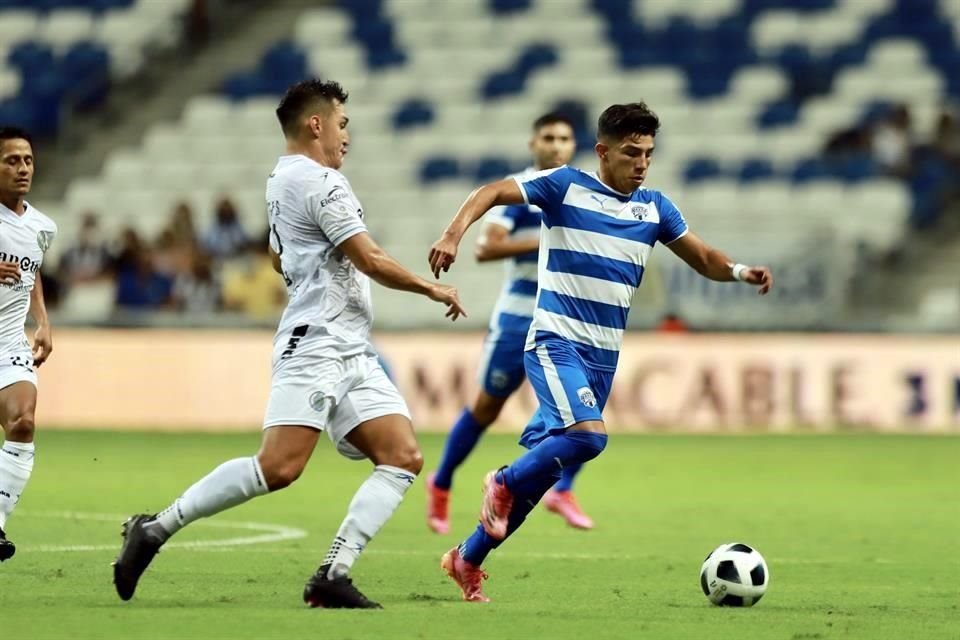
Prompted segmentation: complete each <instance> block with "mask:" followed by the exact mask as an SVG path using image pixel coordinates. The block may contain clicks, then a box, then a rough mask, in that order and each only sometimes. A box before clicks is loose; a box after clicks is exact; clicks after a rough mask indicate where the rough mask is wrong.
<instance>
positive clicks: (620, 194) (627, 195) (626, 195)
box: [584, 171, 646, 200]
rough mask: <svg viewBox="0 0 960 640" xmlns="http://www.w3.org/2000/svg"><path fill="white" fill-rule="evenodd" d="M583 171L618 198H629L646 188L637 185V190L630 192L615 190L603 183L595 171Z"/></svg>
mask: <svg viewBox="0 0 960 640" xmlns="http://www.w3.org/2000/svg"><path fill="white" fill-rule="evenodd" d="M584 173H585V174H586V175H588V176H590V177H591V178H593V179H594V180H596V181H597V184H599V185H600V186H601V187H603V188H604V189H606V190H607V191H609V192H610V193H611V194H612V195H614V196H617V197H620V198H626V199H628V200H629V199H630V198H632V197H633V194H635V193H636V192H637V191H639V190H640V189H645V188H646V187H637V191H631V192H630V193H623V192H622V191H617V190H616V189H614V188H613V187H611V186H609V185H607V184H605V183H604V182H603V180H601V179H600V175H599V174H598V173H597V172H596V171H584Z"/></svg>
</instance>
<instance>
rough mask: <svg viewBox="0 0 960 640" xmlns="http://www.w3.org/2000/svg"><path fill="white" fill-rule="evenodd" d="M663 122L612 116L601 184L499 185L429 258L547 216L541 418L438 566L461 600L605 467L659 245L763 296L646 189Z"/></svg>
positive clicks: (641, 114)
mask: <svg viewBox="0 0 960 640" xmlns="http://www.w3.org/2000/svg"><path fill="white" fill-rule="evenodd" d="M659 127H660V121H659V119H658V118H657V116H656V114H654V113H653V112H652V111H651V110H650V109H649V108H648V107H647V105H646V104H644V103H642V102H641V103H632V104H617V105H613V106H611V107H609V108H608V109H607V110H606V111H604V112H603V114H602V115H601V116H600V121H599V126H598V132H597V144H596V146H595V148H594V149H595V151H596V154H597V156H598V158H599V165H600V166H599V172H597V173H592V172H585V171H580V170H578V169H574V168H572V167H560V168H558V169H551V170H547V171H541V172H539V173H537V174H534V175H530V176H522V177H517V178H513V179H506V180H501V181H499V182H495V183H492V184H488V185H485V186H483V187H481V188H479V189H477V190H475V191H474V192H473V193H472V194H470V196H469V197H468V198H467V200H466V202H464V204H463V206H461V207H460V211H459V212H458V213H457V215H456V216H455V217H454V219H453V221H452V222H451V223H450V225H449V226H448V227H447V228H446V230H445V231H444V233H443V235H442V236H441V238H440V239H439V240H438V241H437V242H436V243H434V245H433V247H432V248H431V250H430V258H429V259H430V267H431V269H432V270H433V273H434V276H436V277H439V275H440V271H441V270H443V271H446V270H448V269H449V268H450V266H451V265H452V264H453V262H454V260H455V259H456V256H457V246H458V245H459V243H460V239H461V238H462V237H463V234H464V233H465V232H466V230H467V228H468V227H469V226H470V225H471V224H472V223H474V222H476V221H477V220H479V219H480V217H481V216H483V214H484V213H485V212H486V211H487V210H488V209H490V208H491V207H493V206H496V205H513V204H521V203H525V204H531V205H536V206H538V207H540V208H541V209H542V211H543V214H542V215H543V229H542V230H541V232H540V254H539V263H538V265H539V269H538V271H539V278H538V283H539V284H538V288H537V302H536V310H535V311H534V314H533V321H532V322H531V325H530V331H529V333H528V334H527V342H526V349H525V352H524V365H525V367H526V372H527V377H528V378H529V379H530V382H531V384H532V385H533V388H534V390H535V391H536V394H537V399H538V400H539V402H540V408H539V409H538V410H537V412H536V413H535V414H534V416H533V418H531V420H530V423H529V424H528V425H527V428H526V429H525V430H524V432H523V436H522V437H521V439H520V443H521V444H522V445H523V446H525V447H526V448H527V449H528V451H527V452H526V453H525V454H524V455H522V456H520V457H519V458H518V459H517V460H515V461H514V462H513V463H512V464H510V465H509V466H506V467H503V468H501V469H500V470H498V471H491V472H490V473H489V474H487V477H486V490H485V494H484V499H483V505H482V507H481V511H480V525H479V526H478V527H477V529H476V531H474V533H473V534H472V535H471V536H470V537H469V538H467V539H466V540H465V541H464V542H463V543H462V544H461V545H460V546H459V547H454V548H453V549H451V550H450V551H448V552H447V553H446V554H445V555H444V556H443V560H442V563H441V566H442V567H443V568H444V570H445V571H446V572H447V574H448V575H449V576H450V577H451V578H452V579H453V580H454V581H455V582H456V583H457V585H458V586H459V587H460V589H461V592H462V594H463V598H464V600H468V601H473V602H486V601H489V598H487V596H486V595H484V593H483V590H482V581H483V580H484V579H485V578H486V577H487V574H486V573H485V572H484V571H483V570H482V569H481V568H480V565H481V563H482V562H483V561H484V559H485V558H486V557H487V554H489V553H490V551H492V550H493V549H495V548H496V547H498V546H499V545H500V543H501V542H502V541H503V540H504V539H506V538H507V537H508V536H509V535H511V534H512V533H513V532H514V531H516V529H517V528H518V527H519V526H520V525H521V524H522V523H523V521H524V519H525V518H526V516H527V514H528V513H529V512H530V510H531V509H532V508H533V507H534V506H535V505H536V503H537V502H538V501H539V500H540V498H541V497H542V496H543V495H544V493H546V491H547V490H548V489H549V488H550V487H551V486H553V484H554V483H555V482H556V481H557V479H558V478H559V477H560V474H561V472H562V470H563V469H564V468H566V467H569V466H571V465H578V464H583V463H584V462H587V461H588V460H592V459H593V458H595V457H597V456H598V455H600V453H601V452H602V451H603V449H604V447H606V444H607V433H606V429H605V426H604V423H603V417H602V412H603V407H604V405H605V403H606V401H607V396H608V394H609V392H610V387H611V384H612V382H613V373H614V370H615V369H616V366H617V360H618V358H619V355H620V346H621V342H622V338H623V331H624V329H625V328H626V324H627V314H628V312H629V310H630V304H631V300H632V298H633V294H634V292H635V291H636V289H637V287H638V286H639V285H640V280H641V279H642V277H643V271H644V268H645V267H646V265H647V261H648V260H649V258H650V253H651V251H652V250H653V245H654V243H656V242H661V243H662V244H664V245H666V246H668V247H669V248H670V249H671V250H672V251H673V252H674V253H675V254H677V255H678V256H679V257H680V258H681V259H683V260H684V261H685V262H686V263H687V264H689V265H690V266H691V267H692V268H693V269H695V270H696V271H697V272H698V273H700V274H701V275H703V276H704V277H706V278H709V279H710V280H716V281H719V282H734V281H738V280H739V281H742V282H745V283H748V284H751V285H754V286H757V287H759V293H760V294H766V293H767V292H768V291H769V290H770V287H771V286H772V285H773V276H772V275H771V273H770V270H769V269H768V268H766V267H748V266H745V265H742V264H739V263H734V262H733V261H732V260H730V258H728V257H727V256H726V255H725V254H724V253H723V252H721V251H719V250H717V249H715V248H713V247H711V246H709V245H708V244H706V243H705V242H704V241H703V240H701V239H700V238H698V237H697V236H696V235H695V234H694V233H692V232H691V231H690V230H689V229H688V228H687V223H686V221H685V220H684V218H683V216H682V215H681V213H680V211H679V209H677V207H676V206H675V205H674V204H673V202H671V201H670V199H669V198H667V197H666V196H665V195H664V194H662V193H660V192H659V191H654V190H652V189H646V188H644V187H643V186H642V185H643V182H644V180H645V179H646V177H647V172H648V171H649V169H650V163H651V160H652V157H653V150H654V146H655V138H656V134H657V130H658V129H659Z"/></svg>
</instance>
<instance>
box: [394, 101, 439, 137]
mask: <svg viewBox="0 0 960 640" xmlns="http://www.w3.org/2000/svg"><path fill="white" fill-rule="evenodd" d="M434 117H435V116H434V112H433V106H432V105H431V104H430V103H429V102H427V101H426V100H416V99H415V100H410V101H408V102H405V103H403V104H401V105H400V106H399V107H398V108H397V110H396V112H394V114H393V128H394V129H398V130H402V129H410V128H412V127H419V126H422V125H426V124H430V123H431V122H433V119H434Z"/></svg>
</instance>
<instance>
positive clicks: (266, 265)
mask: <svg viewBox="0 0 960 640" xmlns="http://www.w3.org/2000/svg"><path fill="white" fill-rule="evenodd" d="M268 246H269V245H268V239H267V232H265V233H264V234H263V238H262V240H261V241H260V242H258V243H256V244H254V245H251V247H250V249H249V251H248V252H247V254H246V255H245V256H244V257H243V258H242V259H239V260H232V261H230V262H228V263H227V264H225V265H224V267H223V304H224V306H225V307H226V308H227V309H230V310H232V311H239V312H241V313H243V314H245V315H247V316H249V317H251V318H253V319H256V320H275V319H276V316H277V315H278V314H279V313H280V310H281V309H283V307H284V305H285V304H286V303H287V288H286V286H285V285H284V283H283V278H281V277H280V274H278V273H277V272H276V271H274V270H273V263H272V261H271V260H270V254H269V253H268V251H267V247H268Z"/></svg>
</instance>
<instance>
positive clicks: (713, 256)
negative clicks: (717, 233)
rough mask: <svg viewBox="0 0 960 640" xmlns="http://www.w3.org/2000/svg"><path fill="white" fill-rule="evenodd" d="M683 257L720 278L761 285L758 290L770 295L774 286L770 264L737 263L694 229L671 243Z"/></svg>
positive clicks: (707, 275) (700, 270) (705, 273)
mask: <svg viewBox="0 0 960 640" xmlns="http://www.w3.org/2000/svg"><path fill="white" fill-rule="evenodd" d="M667 246H668V247H670V250H671V251H673V252H674V253H675V254H676V255H677V256H679V257H680V259H681V260H683V261H684V262H686V263H687V264H688V265H690V266H691V267H692V268H693V270H694V271H696V272H697V273H699V274H700V275H702V276H704V277H705V278H709V279H710V280H716V281H717V282H736V281H737V280H740V281H743V282H746V283H747V284H752V285H754V286H757V287H760V288H759V290H758V293H759V294H760V295H766V294H767V292H768V291H770V288H771V287H772V286H773V274H772V273H770V269H768V268H767V267H748V266H746V265H742V264H735V263H734V262H733V261H732V260H731V259H730V258H728V257H727V255H726V254H725V253H723V252H722V251H720V250H719V249H714V248H713V247H711V246H710V245H708V244H707V243H706V242H704V241H703V240H701V239H700V238H699V237H698V236H697V235H696V234H694V233H693V232H687V233H686V234H685V235H684V236H682V237H680V238H678V239H677V240H674V241H673V242H671V243H670V244H668V245H667Z"/></svg>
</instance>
